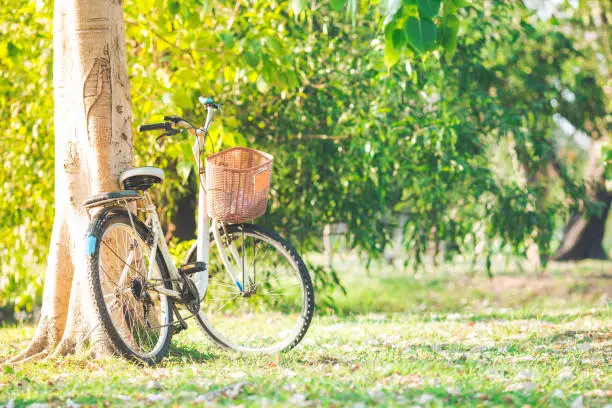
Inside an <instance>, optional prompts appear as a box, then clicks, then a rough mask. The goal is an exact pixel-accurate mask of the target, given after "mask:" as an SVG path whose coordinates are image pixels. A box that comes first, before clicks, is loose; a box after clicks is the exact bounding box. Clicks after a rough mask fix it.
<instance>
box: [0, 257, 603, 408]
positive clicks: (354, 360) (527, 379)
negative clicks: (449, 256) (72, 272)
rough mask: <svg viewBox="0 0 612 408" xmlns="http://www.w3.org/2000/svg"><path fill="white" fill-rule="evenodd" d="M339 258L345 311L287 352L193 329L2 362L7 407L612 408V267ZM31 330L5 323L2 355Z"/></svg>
mask: <svg viewBox="0 0 612 408" xmlns="http://www.w3.org/2000/svg"><path fill="white" fill-rule="evenodd" d="M336 262H337V263H338V264H341V265H343V267H342V268H338V271H339V273H340V275H341V276H343V280H344V282H345V286H346V288H347V291H348V294H347V295H346V296H345V295H341V294H336V309H337V310H336V311H335V313H331V311H329V310H322V309H321V308H320V309H319V314H318V315H317V316H316V317H315V319H314V321H313V325H312V327H311V329H310V331H309V332H308V334H307V336H306V339H305V340H304V341H303V343H302V344H301V345H300V346H299V347H298V348H297V349H295V350H293V351H291V352H289V353H286V354H283V355H280V356H262V357H258V356H241V355H236V354H233V353H230V352H226V351H223V350H220V349H218V348H217V347H215V346H214V345H212V344H211V343H209V342H208V341H207V340H206V338H205V337H204V336H203V335H202V334H201V333H199V332H198V331H197V330H196V329H195V328H191V329H190V330H189V331H187V332H184V333H181V334H178V335H177V336H176V337H175V338H174V339H173V347H172V349H171V351H170V355H169V357H168V358H167V359H166V360H164V361H163V363H162V364H161V365H160V366H157V367H144V368H143V367H140V366H137V365H134V364H131V363H128V362H126V361H124V360H122V359H120V358H109V359H107V360H102V361H90V360H87V359H86V358H84V357H82V356H72V357H69V358H64V359H60V360H52V361H44V362H39V363H30V364H26V365H23V366H17V367H14V368H13V367H8V366H5V367H4V369H3V371H2V373H0V405H2V404H8V405H9V406H27V405H30V404H34V403H39V404H49V406H76V404H81V405H100V406H102V405H104V406H107V405H122V406H126V405H127V406H129V405H134V406H142V405H147V406H149V405H151V406H156V405H175V406H190V405H202V404H204V405H215V404H219V405H243V406H251V405H254V406H261V405H270V406H307V405H314V406H349V407H363V406H369V405H375V404H381V405H384V406H407V405H408V406H423V407H425V406H507V405H515V406H524V405H528V406H561V407H563V406H565V407H568V406H571V407H573V408H579V407H582V406H587V407H588V406H593V407H596V406H605V405H606V404H612V369H611V368H610V366H611V363H612V331H611V330H612V302H611V301H612V265H611V264H609V263H581V264H569V265H567V264H566V265H552V266H551V267H550V268H549V270H548V271H547V272H545V273H541V272H538V273H536V272H526V271H520V270H516V271H512V270H511V269H512V268H511V267H510V266H508V265H505V266H504V267H503V268H502V269H503V270H505V272H496V274H495V278H494V279H493V280H490V279H489V278H488V277H487V276H486V274H485V273H483V272H480V271H478V272H475V273H473V274H472V273H470V274H468V273H466V272H465V270H469V268H468V269H466V268H455V267H453V268H441V269H442V271H428V272H418V273H416V274H415V273H413V272H412V271H411V270H403V268H398V267H395V268H392V267H389V266H382V265H377V264H374V265H372V267H371V269H370V271H369V272H366V271H365V270H364V269H362V268H360V267H357V266H356V265H357V264H356V263H355V262H354V261H351V262H346V261H342V260H336ZM372 311H375V312H372ZM256 327H257V325H256V324H253V329H254V330H256ZM32 334H33V327H32V326H23V327H15V326H8V327H3V328H1V329H0V338H1V339H2V341H1V343H0V361H1V360H2V359H4V358H5V357H7V356H10V355H12V354H14V353H16V352H17V351H18V350H20V349H22V348H24V347H25V346H26V344H27V341H28V339H29V338H30V337H31V336H32ZM1 367H2V365H0V368H1ZM39 407H40V405H39Z"/></svg>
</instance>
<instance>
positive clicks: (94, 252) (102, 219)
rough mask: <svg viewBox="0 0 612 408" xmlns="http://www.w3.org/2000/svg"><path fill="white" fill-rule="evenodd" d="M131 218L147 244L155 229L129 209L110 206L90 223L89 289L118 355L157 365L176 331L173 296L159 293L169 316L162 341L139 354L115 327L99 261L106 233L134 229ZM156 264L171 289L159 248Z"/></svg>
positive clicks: (88, 236) (162, 327)
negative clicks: (129, 213)
mask: <svg viewBox="0 0 612 408" xmlns="http://www.w3.org/2000/svg"><path fill="white" fill-rule="evenodd" d="M132 221H133V223H134V227H135V231H136V234H137V235H138V237H139V238H140V239H141V240H142V241H143V242H144V243H147V241H148V240H149V239H150V237H152V236H153V234H152V232H151V231H150V229H149V228H148V227H147V226H146V225H145V224H144V223H143V222H142V221H141V220H140V219H138V218H137V217H136V216H135V215H133V214H132V215H131V217H130V215H128V212H127V211H126V210H125V209H124V208H110V209H106V210H103V211H102V212H101V213H100V214H99V215H98V216H97V217H96V218H95V219H94V220H93V221H92V223H91V224H90V228H89V231H88V234H87V239H88V240H89V241H88V242H90V243H93V245H92V244H90V245H91V247H90V248H86V255H88V256H87V259H88V262H87V263H88V276H89V288H90V292H91V294H92V297H93V299H94V306H95V308H96V310H97V312H98V314H99V316H100V319H101V325H102V327H103V329H104V330H105V332H106V333H107V335H108V338H109V340H110V342H111V343H112V345H113V346H114V348H115V350H116V351H117V352H118V353H119V354H121V355H123V356H124V357H126V358H127V359H129V360H132V361H135V362H139V363H146V364H149V365H154V364H157V363H159V362H160V361H161V360H162V359H163V358H164V357H165V356H166V355H167V353H168V350H169V347H170V341H171V338H172V331H173V326H172V321H173V313H172V310H173V308H172V306H173V301H172V299H171V298H169V297H167V296H163V295H162V296H160V302H161V303H162V304H163V303H165V310H166V313H167V314H166V319H165V321H164V322H163V325H162V326H160V328H161V330H160V337H162V339H161V341H160V340H158V341H157V343H156V347H155V349H154V350H153V351H152V352H151V353H147V354H144V353H139V352H138V351H136V350H134V348H133V347H131V346H130V345H129V344H127V343H126V341H125V340H124V339H123V337H122V336H121V335H120V334H119V331H118V330H117V328H116V326H115V323H113V319H112V317H111V315H110V313H109V310H108V307H107V304H106V301H105V294H104V291H103V288H102V286H103V283H102V281H101V279H100V276H101V274H100V270H101V269H102V268H101V264H100V253H101V252H100V251H101V247H102V242H103V238H104V236H105V232H107V231H109V230H110V229H111V228H112V227H113V226H115V225H122V226H124V227H127V228H130V229H131V230H132V231H134V228H132ZM91 237H93V238H91ZM86 247H87V244H86ZM87 252H90V253H89V254H87ZM124 263H125V262H124ZM156 263H157V267H158V270H159V273H160V274H161V279H162V280H163V283H164V286H165V287H166V288H167V289H172V287H171V283H170V276H169V273H168V268H167V267H166V264H165V262H164V260H163V257H162V256H161V253H160V252H159V251H157V254H156ZM132 269H134V268H132ZM109 279H110V278H109ZM124 291H125V292H127V288H124ZM106 296H109V295H108V294H107V295H106ZM128 296H129V295H128ZM145 313H146V312H145ZM124 317H125V319H126V320H127V317H128V316H126V315H125V314H124ZM145 320H146V319H145ZM147 322H148V320H147ZM132 323H133V322H132ZM126 325H128V326H129V325H130V323H129V322H128V323H127V324H126ZM164 328H166V329H164ZM128 329H129V327H128Z"/></svg>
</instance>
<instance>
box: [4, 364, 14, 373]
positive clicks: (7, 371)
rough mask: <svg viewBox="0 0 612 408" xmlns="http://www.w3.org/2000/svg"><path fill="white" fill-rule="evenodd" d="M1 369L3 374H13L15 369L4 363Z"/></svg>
mask: <svg viewBox="0 0 612 408" xmlns="http://www.w3.org/2000/svg"><path fill="white" fill-rule="evenodd" d="M3 370H4V373H5V374H15V369H14V368H13V367H11V366H9V365H5V366H4V369H3Z"/></svg>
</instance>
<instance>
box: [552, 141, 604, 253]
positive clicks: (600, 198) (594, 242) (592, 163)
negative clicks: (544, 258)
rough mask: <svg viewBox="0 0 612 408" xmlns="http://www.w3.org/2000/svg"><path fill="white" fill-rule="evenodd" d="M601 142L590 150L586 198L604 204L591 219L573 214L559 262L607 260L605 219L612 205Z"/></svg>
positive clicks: (596, 143) (594, 144)
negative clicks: (598, 213) (604, 244)
mask: <svg viewBox="0 0 612 408" xmlns="http://www.w3.org/2000/svg"><path fill="white" fill-rule="evenodd" d="M600 159H601V146H600V143H598V142H596V141H593V142H592V143H591V147H590V149H589V163H588V165H587V174H586V183H587V196H588V197H589V199H591V200H594V201H597V202H599V203H601V204H602V205H603V209H602V211H601V214H600V215H599V216H598V215H596V214H593V215H591V216H590V217H588V218H585V217H583V216H582V215H580V214H574V215H573V216H572V217H571V218H570V220H569V222H568V223H567V225H566V227H565V230H564V236H563V241H562V243H561V247H560V248H559V250H558V251H557V253H556V254H555V256H554V259H555V260H557V261H578V260H582V259H607V258H608V256H607V254H606V252H605V251H604V249H603V239H604V233H605V228H606V220H607V219H608V214H609V212H610V205H611V204H612V194H611V193H610V192H608V191H607V190H606V185H605V180H604V173H603V163H601V160H600Z"/></svg>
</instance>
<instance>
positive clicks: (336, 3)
mask: <svg viewBox="0 0 612 408" xmlns="http://www.w3.org/2000/svg"><path fill="white" fill-rule="evenodd" d="M344 3H345V2H344V0H329V4H330V5H331V8H332V9H333V10H334V11H342V9H343V8H344Z"/></svg>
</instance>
